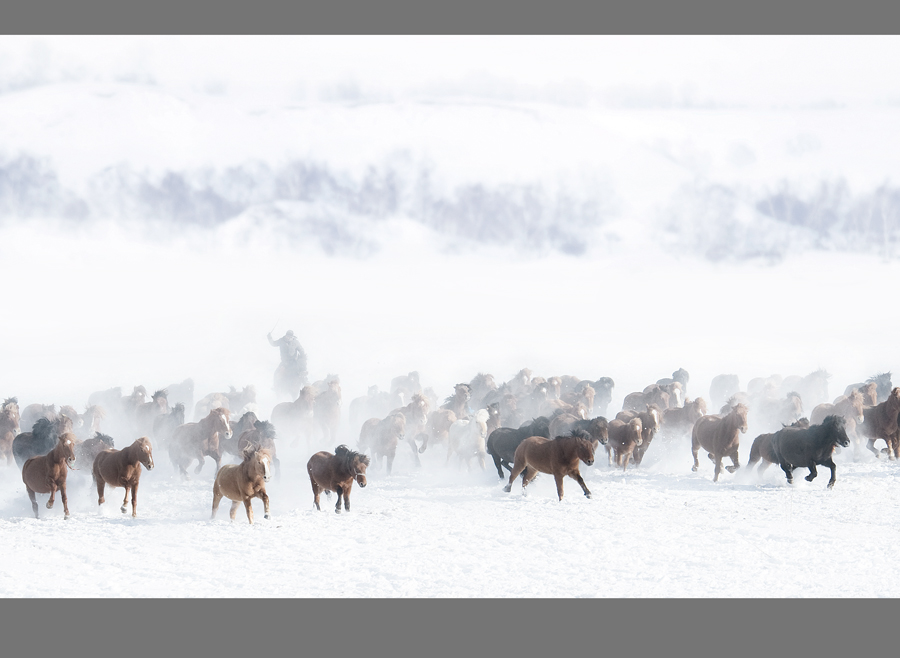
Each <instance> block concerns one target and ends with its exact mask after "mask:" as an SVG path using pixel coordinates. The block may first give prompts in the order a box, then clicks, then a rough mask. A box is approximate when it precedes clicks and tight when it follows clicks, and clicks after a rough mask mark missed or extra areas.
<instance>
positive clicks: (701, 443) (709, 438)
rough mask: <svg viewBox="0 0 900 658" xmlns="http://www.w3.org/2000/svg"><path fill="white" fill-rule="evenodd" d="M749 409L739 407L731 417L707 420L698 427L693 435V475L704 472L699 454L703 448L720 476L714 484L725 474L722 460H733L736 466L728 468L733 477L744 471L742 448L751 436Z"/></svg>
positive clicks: (696, 424) (741, 405)
mask: <svg viewBox="0 0 900 658" xmlns="http://www.w3.org/2000/svg"><path fill="white" fill-rule="evenodd" d="M747 413H748V409H747V405H745V404H743V403H740V402H739V403H738V404H736V405H734V406H733V407H732V408H731V411H729V412H728V413H727V414H724V415H722V416H703V418H701V419H700V420H698V421H697V422H696V423H694V429H693V431H692V432H691V452H693V453H694V466H693V468H691V470H692V471H694V472H696V471H697V469H698V468H700V462H699V461H698V459H697V453H698V452H699V451H700V448H701V447H702V448H703V449H704V450H706V451H707V452H708V453H709V458H710V459H711V460H712V461H713V462H715V464H716V473H715V476H713V482H718V481H719V473H721V472H722V458H723V457H730V458H731V462H732V464H733V465H732V466H726V467H725V468H726V470H727V471H728V472H729V473H734V472H735V471H736V470H737V469H739V468H740V467H741V465H740V464H739V463H738V445H739V444H740V435H741V434H744V433H746V432H747Z"/></svg>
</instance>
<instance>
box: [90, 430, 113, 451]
mask: <svg viewBox="0 0 900 658" xmlns="http://www.w3.org/2000/svg"><path fill="white" fill-rule="evenodd" d="M94 438H95V439H100V440H101V441H103V443H105V444H106V445H108V446H109V447H110V448H115V447H116V442H115V441H114V440H113V438H112V437H111V436H108V435H106V434H101V433H100V432H97V433H96V434H94Z"/></svg>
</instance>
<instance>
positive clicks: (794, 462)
mask: <svg viewBox="0 0 900 658" xmlns="http://www.w3.org/2000/svg"><path fill="white" fill-rule="evenodd" d="M846 422H847V421H846V420H845V419H844V417H843V416H826V418H825V420H823V421H822V424H821V425H813V426H812V427H810V428H809V429H800V428H794V427H785V428H784V429H781V430H778V431H777V432H775V434H774V435H772V439H771V446H772V454H773V456H774V457H775V459H776V460H777V462H778V464H780V465H781V470H783V471H784V473H785V475H786V476H787V481H788V484H793V482H794V475H793V472H794V469H795V468H799V467H806V468H808V469H809V475H807V476H806V480H807V482H812V481H813V480H814V479H815V477H816V475H817V473H816V464H818V465H820V466H827V467H828V468H830V469H831V479H830V480H829V481H828V488H829V489H831V488H832V487H833V486H834V482H835V479H836V474H837V467H836V466H835V465H834V460H833V459H832V458H831V456H832V454H833V453H834V446H835V445H839V446H841V447H843V448H846V447H847V446H849V445H850V438H849V437H848V436H847V430H846V428H845V425H846Z"/></svg>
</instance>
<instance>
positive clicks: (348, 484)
mask: <svg viewBox="0 0 900 658" xmlns="http://www.w3.org/2000/svg"><path fill="white" fill-rule="evenodd" d="M368 466H369V458H368V457H367V456H366V455H364V454H362V453H359V452H356V451H355V450H351V449H350V448H348V447H347V446H345V445H339V446H338V447H337V448H335V449H334V454H331V453H330V452H328V451H327V450H322V451H320V452H317V453H316V454H314V455H313V456H312V457H310V458H309V461H308V462H307V463H306V472H307V473H309V482H310V484H311V485H312V491H313V502H314V503H315V505H316V509H317V510H321V509H322V508H321V507H319V495H320V494H321V493H322V492H323V491H324V492H325V494H326V495H330V494H331V492H332V491H334V492H335V493H337V505H335V508H334V511H335V513H337V514H340V513H341V500H343V502H344V509H345V510H346V511H348V512H349V511H350V490H351V489H352V488H353V481H354V480H356V482H357V484H359V486H361V487H365V486H366V468H368Z"/></svg>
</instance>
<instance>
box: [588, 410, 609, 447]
mask: <svg viewBox="0 0 900 658" xmlns="http://www.w3.org/2000/svg"><path fill="white" fill-rule="evenodd" d="M589 432H590V435H591V437H592V440H593V443H594V449H595V450H596V448H597V444H598V443H599V444H600V445H604V446H605V445H606V444H607V443H609V423H607V422H606V419H605V418H604V417H603V416H597V417H596V418H594V419H593V420H592V421H591V424H590V430H589Z"/></svg>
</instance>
